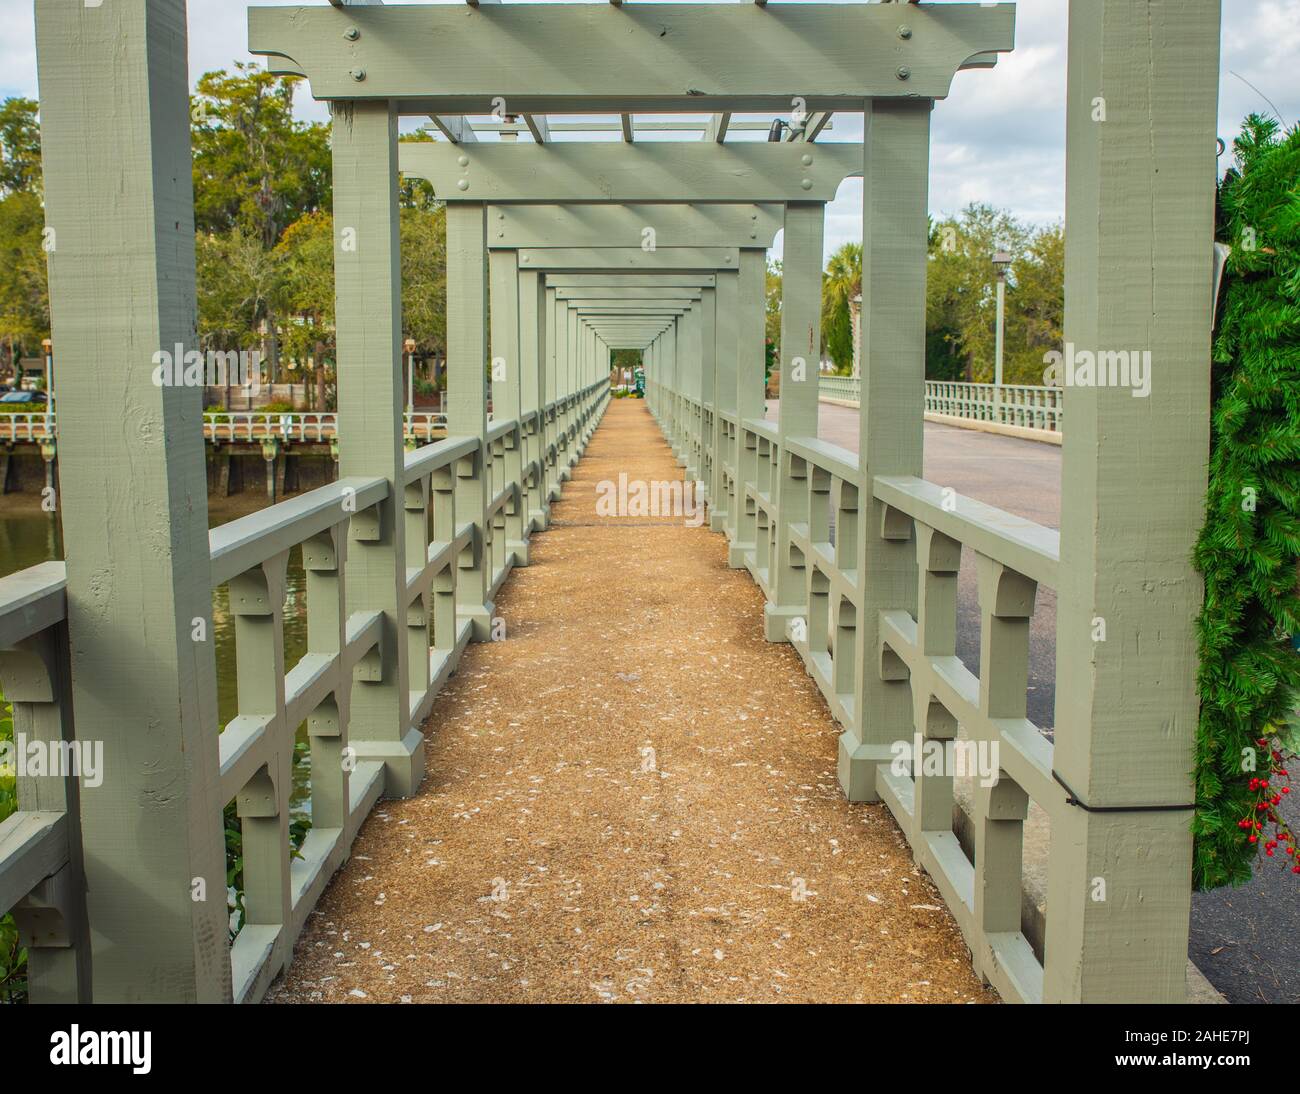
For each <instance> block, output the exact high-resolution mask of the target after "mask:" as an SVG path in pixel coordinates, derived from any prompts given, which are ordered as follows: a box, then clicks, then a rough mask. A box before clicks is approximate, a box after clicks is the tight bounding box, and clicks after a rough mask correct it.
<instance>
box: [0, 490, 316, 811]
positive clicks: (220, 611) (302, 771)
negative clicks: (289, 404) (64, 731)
mask: <svg viewBox="0 0 1300 1094" xmlns="http://www.w3.org/2000/svg"><path fill="white" fill-rule="evenodd" d="M265 505H266V499H265V497H263V496H261V495H258V494H256V493H254V492H251V491H250V492H249V493H246V494H240V495H236V496H235V497H232V498H212V499H209V508H208V526H209V527H210V528H215V527H217V526H218V525H221V524H225V523H227V522H228V521H231V520H234V519H235V518H237V517H241V516H243V515H245V514H246V513H251V512H254V511H255V510H257V509H260V508H263V507H265ZM62 558H63V534H62V530H61V528H60V524H59V520H58V517H57V515H55V514H52V513H45V512H42V511H41V509H40V507H39V505H37V504H36V503H35V497H34V496H31V497H29V496H26V495H9V496H8V497H4V498H0V577H4V576H5V575H7V574H12V573H15V572H16V571H18V570H23V569H26V568H27V567H28V566H34V565H36V564H37V563H38V562H48V561H50V560H52V559H62ZM285 584H286V594H285V607H284V666H285V671H286V672H287V671H288V670H289V669H291V668H293V666H294V665H295V664H297V663H298V659H299V658H300V657H301V656H302V655H303V654H304V653H305V652H306V651H307V613H306V596H305V595H304V594H305V588H306V583H305V580H304V577H303V569H302V550H301V548H298V547H295V548H294V549H293V550H292V551H291V552H290V554H289V565H288V571H287V573H286V582H285ZM212 629H213V635H214V638H215V645H216V656H217V712H218V718H219V723H218V724H219V725H222V726H225V725H226V724H227V723H228V722H229V721H230V720H231V719H232V718H234V716H235V715H236V713H238V700H237V698H236V689H235V621H234V617H233V616H231V614H230V596H229V591H228V590H227V588H226V586H224V585H222V586H221V587H220V588H219V589H217V590H216V592H215V593H213V596H212ZM74 718H75V713H74ZM295 740H296V742H297V743H298V744H299V745H300V746H302V747H300V748H299V749H298V754H299V755H300V756H301V760H300V761H299V762H298V763H297V764H295V766H294V769H293V793H292V795H291V796H290V802H289V808H290V816H291V819H293V820H310V818H311V760H310V753H308V752H307V750H306V743H307V726H306V723H305V722H304V723H303V724H302V725H300V726H299V727H298V728H297V731H296V735H295Z"/></svg>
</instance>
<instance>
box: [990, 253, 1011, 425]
mask: <svg viewBox="0 0 1300 1094" xmlns="http://www.w3.org/2000/svg"><path fill="white" fill-rule="evenodd" d="M1010 266H1011V255H1010V254H1008V253H1007V252H1006V251H996V252H994V255H993V269H994V271H995V272H996V273H997V283H998V325H997V336H996V345H995V348H994V351H993V420H994V421H995V422H1000V421H1001V420H1002V345H1003V337H1004V330H1005V327H1006V301H1007V270H1008V268H1009V267H1010Z"/></svg>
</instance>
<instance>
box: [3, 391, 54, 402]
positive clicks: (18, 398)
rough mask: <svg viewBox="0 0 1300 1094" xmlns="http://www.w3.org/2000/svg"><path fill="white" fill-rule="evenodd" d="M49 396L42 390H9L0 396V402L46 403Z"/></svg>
mask: <svg viewBox="0 0 1300 1094" xmlns="http://www.w3.org/2000/svg"><path fill="white" fill-rule="evenodd" d="M49 401H50V397H49V396H48V395H46V394H45V392H43V391H11V392H9V393H8V394H7V395H2V396H0V403H48V402H49Z"/></svg>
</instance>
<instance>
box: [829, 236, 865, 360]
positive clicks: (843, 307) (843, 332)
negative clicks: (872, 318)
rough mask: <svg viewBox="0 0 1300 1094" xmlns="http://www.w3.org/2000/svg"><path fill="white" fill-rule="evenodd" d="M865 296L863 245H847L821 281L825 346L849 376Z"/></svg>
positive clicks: (838, 252)
mask: <svg viewBox="0 0 1300 1094" xmlns="http://www.w3.org/2000/svg"><path fill="white" fill-rule="evenodd" d="M861 295H862V244H861V243H851V242H850V243H846V244H844V246H842V247H841V248H840V249H839V250H838V251H836V252H835V253H834V254H833V255H831V257H830V261H829V262H827V263H826V272H825V274H824V275H823V277H822V344H823V345H825V347H826V352H827V353H828V354H829V355H830V358H831V360H832V361H834V362H835V369H836V371H837V372H839V373H841V374H842V375H845V376H847V375H848V374H849V373H851V372H852V371H853V327H854V324H855V323H856V322H857V311H858V304H857V299H856V298H857V297H859V296H861Z"/></svg>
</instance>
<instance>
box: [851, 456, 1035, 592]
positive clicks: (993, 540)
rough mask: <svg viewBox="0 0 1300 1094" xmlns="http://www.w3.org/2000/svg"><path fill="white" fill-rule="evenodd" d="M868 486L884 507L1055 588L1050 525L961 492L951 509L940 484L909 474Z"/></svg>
mask: <svg viewBox="0 0 1300 1094" xmlns="http://www.w3.org/2000/svg"><path fill="white" fill-rule="evenodd" d="M872 488H873V492H874V494H875V496H876V497H877V498H879V499H880V500H881V501H883V502H884V503H885V504H886V505H891V506H893V507H894V508H895V509H898V510H899V511H900V512H903V513H906V514H907V515H908V516H910V517H913V518H915V519H917V520H919V521H921V522H923V523H924V524H927V525H929V526H930V527H931V528H934V529H935V530H937V531H939V532H942V533H943V534H944V535H946V536H949V537H951V538H952V539H955V540H957V541H958V542H959V543H961V544H963V545H965V546H967V547H969V548H971V550H973V551H978V552H979V553H980V554H982V555H985V556H986V557H988V558H992V559H995V560H996V561H998V562H1001V563H1003V564H1004V565H1006V566H1010V567H1011V568H1012V569H1013V570H1015V571H1016V572H1017V573H1020V574H1024V575H1025V576H1026V577H1029V578H1033V580H1035V581H1037V582H1038V583H1039V584H1040V585H1046V586H1047V587H1048V588H1052V589H1054V588H1056V587H1057V571H1058V569H1059V567H1060V560H1061V533H1060V532H1058V531H1056V530H1055V529H1052V528H1045V527H1044V526H1043V525H1041V524H1035V523H1034V522H1033V521H1030V520H1025V519H1024V518H1023V517H1018V516H1016V515H1014V514H1013V513H1008V512H1005V511H1004V510H1002V509H996V508H994V507H993V506H992V505H985V504H984V502H982V501H976V500H975V499H974V498H968V497H965V496H963V495H957V497H956V507H955V508H952V507H951V506H952V505H953V499H952V495H945V493H944V489H943V487H941V486H938V485H936V484H935V483H932V482H927V481H926V480H925V479H918V478H913V477H911V476H908V475H899V476H879V477H877V478H876V479H875V480H874V481H873V484H872ZM945 503H946V504H945Z"/></svg>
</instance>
